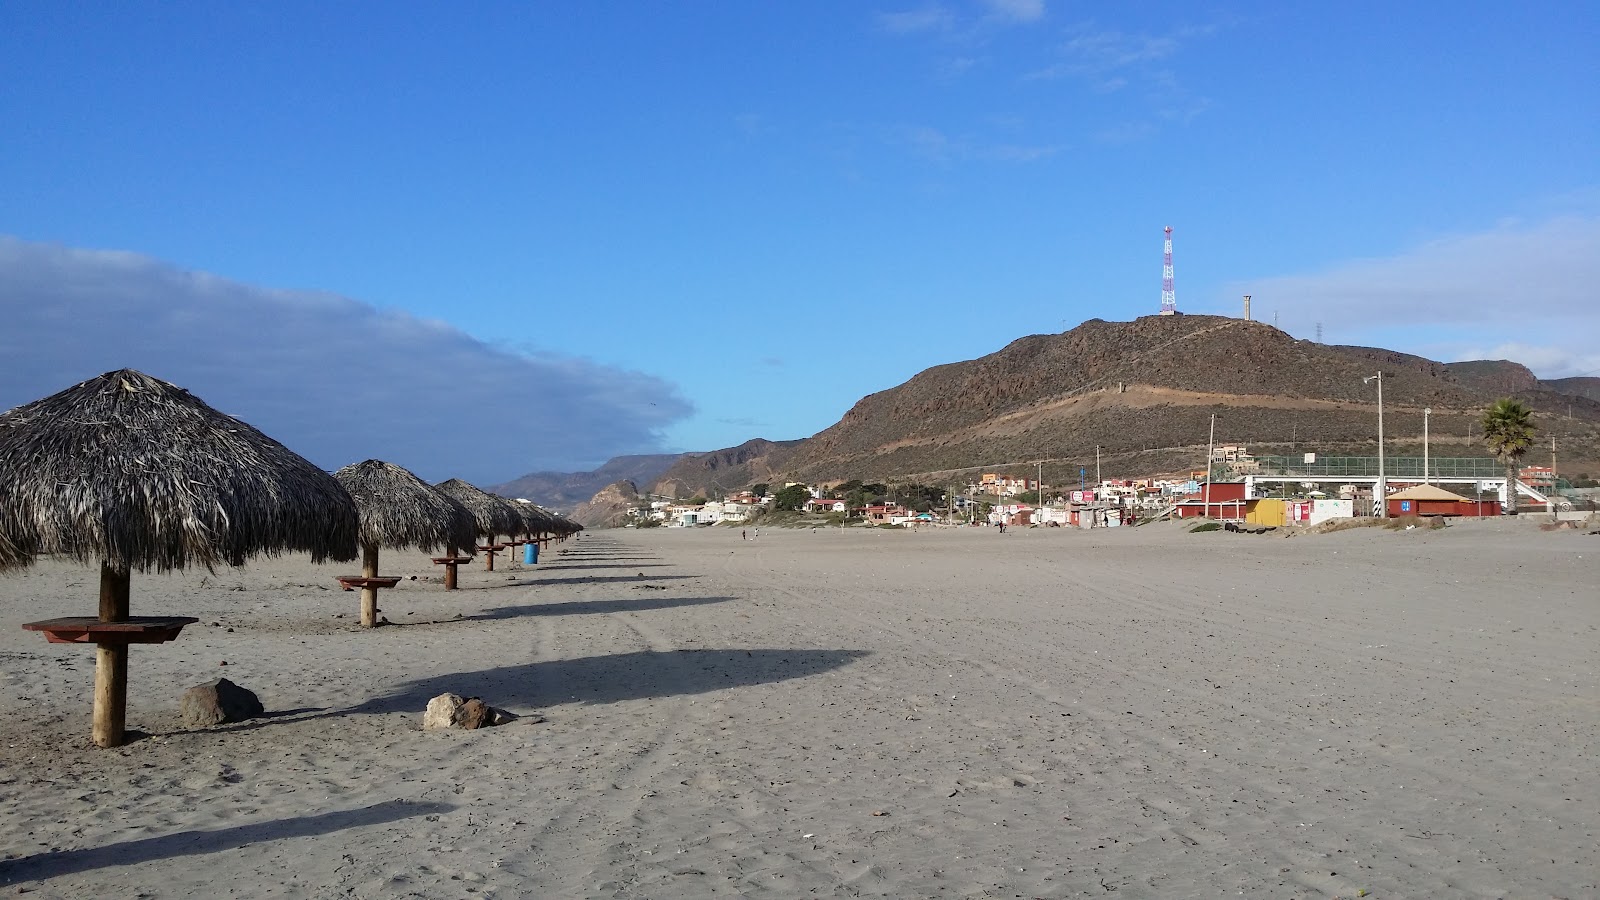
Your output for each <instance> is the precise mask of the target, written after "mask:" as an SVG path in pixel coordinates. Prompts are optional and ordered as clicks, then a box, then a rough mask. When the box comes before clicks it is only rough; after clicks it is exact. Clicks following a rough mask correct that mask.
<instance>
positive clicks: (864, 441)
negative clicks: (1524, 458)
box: [782, 316, 1600, 481]
mask: <svg viewBox="0 0 1600 900" xmlns="http://www.w3.org/2000/svg"><path fill="white" fill-rule="evenodd" d="M1491 365H1494V364H1491ZM1509 365H1511V366H1514V365H1515V364H1509ZM1380 368H1381V369H1382V370H1383V372H1384V405H1385V414H1386V419H1387V422H1386V425H1387V428H1386V431H1387V434H1388V437H1389V439H1390V440H1391V441H1392V442H1395V443H1394V444H1392V445H1391V447H1390V451H1391V452H1400V451H1403V448H1404V445H1405V444H1406V442H1407V441H1408V440H1410V439H1412V438H1413V437H1414V439H1415V441H1416V443H1417V445H1418V447H1419V450H1418V452H1419V454H1420V443H1421V434H1422V418H1423V417H1422V408H1423V407H1425V406H1427V407H1431V408H1432V409H1433V414H1432V416H1431V417H1430V422H1429V425H1430V432H1431V436H1432V439H1433V441H1434V442H1435V443H1436V444H1437V445H1439V446H1438V447H1437V448H1436V449H1435V452H1436V453H1438V454H1450V455H1472V456H1480V455H1483V453H1482V451H1481V449H1480V448H1477V447H1471V448H1469V447H1468V446H1467V444H1466V441H1467V433H1468V427H1469V425H1475V423H1476V420H1477V417H1478V416H1479V415H1480V413H1481V411H1482V409H1483V407H1484V406H1485V405H1486V404H1487V403H1488V402H1489V401H1491V400H1492V399H1494V398H1495V397H1497V396H1504V395H1506V394H1507V393H1512V392H1510V391H1507V390H1504V389H1503V388H1509V387H1512V386H1513V385H1512V383H1510V382H1509V381H1500V382H1498V383H1499V384H1500V385H1502V386H1503V387H1502V388H1501V389H1492V388H1493V387H1494V385H1493V384H1491V383H1490V380H1491V379H1490V376H1491V375H1496V376H1500V377H1502V378H1504V377H1508V376H1511V375H1512V374H1513V373H1512V372H1511V371H1509V370H1508V369H1499V370H1498V371H1495V372H1492V373H1491V372H1480V371H1477V370H1475V369H1474V368H1473V367H1471V366H1470V365H1465V364H1445V363H1440V362H1435V361H1433V360H1429V359H1425V358H1423V357H1419V356H1413V355H1410V354H1404V353H1396V352H1394V351H1390V350H1383V349H1378V348H1368V347H1339V346H1329V345H1323V344H1317V343H1314V342H1311V341H1302V340H1296V339H1294V338H1292V337H1290V336H1289V335H1287V334H1285V333H1284V332H1282V331H1279V330H1277V329H1275V328H1273V327H1271V326H1269V325H1265V324H1262V323H1259V322H1246V321H1243V320H1239V319H1229V318H1222V317H1217V316H1168V317H1161V316H1149V317H1144V318H1140V319H1136V320H1134V321H1132V322H1106V321H1102V320H1098V319H1096V320H1091V321H1089V322H1085V323H1084V324H1083V325H1081V326H1079V327H1078V328H1075V329H1073V330H1071V331H1069V332H1066V333H1064V334H1057V335H1033V336H1030V337H1025V338H1021V339H1019V340H1017V341H1014V342H1012V343H1011V344H1010V345H1008V346H1006V347H1005V348H1003V349H1001V350H1000V351H998V352H996V353H993V354H990V355H989V356H985V357H982V358H981V359H976V360H971V361H968V362H962V363H953V364H949V365H944V366H936V367H934V368H931V369H928V370H926V371H924V372H922V373H920V374H918V375H916V376H915V377H913V378H912V379H911V380H910V381H908V382H906V383H905V384H903V385H900V386H899V387H896V388H892V389H890V390H887V391H882V392H879V393H877V394H872V395H870V396H868V397H865V398H863V399H862V400H861V401H860V402H859V403H857V404H856V405H855V407H854V408H852V409H851V410H850V411H849V412H848V413H847V414H846V415H845V416H844V418H843V419H841V420H840V421H839V423H838V424H836V425H834V426H833V427H831V428H829V429H827V430H825V431H823V432H822V433H820V434H818V435H817V436H816V437H814V438H812V439H810V440H808V441H806V442H804V443H803V444H802V445H801V446H800V447H798V448H797V449H795V450H794V451H793V453H792V457H791V458H790V459H789V460H788V462H787V465H786V466H785V467H784V469H783V472H782V474H784V475H787V476H789V477H794V478H798V479H801V480H813V481H820V480H834V479H844V478H877V479H884V478H889V479H893V478H900V477H911V476H916V475H922V474H931V475H938V476H952V477H953V476H954V473H956V471H957V470H965V469H976V468H988V467H996V468H998V467H1004V466H1006V465H1010V466H1013V467H1016V466H1023V465H1028V464H1031V463H1033V462H1034V461H1036V460H1041V459H1042V460H1046V461H1047V464H1046V467H1045V469H1046V479H1047V480H1055V479H1059V478H1063V477H1068V476H1070V479H1069V480H1076V478H1077V469H1078V467H1079V466H1080V465H1084V464H1085V463H1086V462H1088V461H1092V460H1093V457H1094V452H1095V447H1096V446H1099V447H1101V452H1102V458H1103V461H1104V458H1106V457H1110V458H1113V459H1116V460H1117V461H1118V462H1119V468H1117V469H1115V470H1113V471H1112V472H1110V473H1108V474H1123V475H1137V474H1149V472H1150V471H1159V470H1161V469H1162V468H1164V467H1165V466H1166V464H1167V462H1169V461H1171V460H1184V459H1189V458H1190V457H1193V456H1194V454H1193V452H1192V449H1189V450H1185V451H1184V452H1179V453H1167V454H1155V451H1159V450H1162V449H1164V448H1195V447H1201V448H1203V447H1204V446H1205V443H1206V439H1207V432H1208V429H1209V426H1210V417H1211V414H1212V413H1216V414H1217V416H1218V422H1217V440H1218V442H1219V443H1247V444H1250V445H1251V446H1252V447H1254V448H1260V447H1263V446H1266V445H1281V446H1282V447H1283V448H1284V450H1285V451H1287V450H1288V449H1289V448H1290V446H1291V445H1294V444H1298V445H1300V447H1304V446H1305V445H1307V444H1312V445H1315V446H1320V447H1322V448H1323V449H1324V450H1325V451H1332V450H1335V449H1337V450H1339V451H1340V452H1349V453H1375V452H1376V390H1375V386H1374V385H1372V384H1368V383H1364V382H1363V380H1362V379H1363V377H1364V376H1366V375H1370V374H1372V373H1374V372H1377V371H1378V370H1379V369H1380ZM1498 368H1499V367H1497V369H1498ZM1516 368H1517V369H1521V371H1522V372H1526V369H1523V368H1522V367H1520V366H1517V367H1516ZM1528 374H1529V378H1530V379H1531V373H1528ZM1519 383H1521V384H1525V385H1526V388H1528V389H1527V390H1523V391H1519V392H1515V393H1517V395H1518V396H1521V397H1523V399H1525V400H1527V401H1529V402H1531V403H1533V404H1534V406H1535V409H1536V410H1538V409H1541V408H1543V409H1546V410H1549V411H1554V404H1553V403H1552V398H1553V397H1555V396H1557V395H1554V394H1551V393H1549V392H1548V391H1546V390H1543V389H1542V387H1543V386H1541V385H1540V383H1539V382H1538V381H1537V379H1531V383H1528V382H1519ZM1560 397H1561V405H1562V406H1563V407H1564V406H1565V404H1566V401H1567V400H1568V399H1570V398H1569V397H1568V396H1567V395H1560ZM1580 406H1581V409H1579V410H1578V411H1577V412H1576V413H1575V419H1574V421H1573V422H1572V423H1564V424H1563V425H1562V426H1561V427H1558V428H1556V429H1555V430H1556V432H1557V433H1558V434H1559V435H1560V436H1561V437H1563V438H1564V441H1563V443H1566V444H1569V445H1570V446H1571V447H1572V449H1571V450H1569V451H1565V452H1564V455H1565V458H1566V459H1568V460H1569V461H1572V462H1573V463H1574V464H1577V463H1579V462H1582V463H1584V464H1587V465H1591V466H1593V463H1594V460H1596V459H1600V453H1597V452H1596V451H1597V448H1600V435H1597V433H1596V428H1595V426H1596V423H1600V404H1597V403H1595V402H1594V401H1581V402H1580ZM1564 411H1565V410H1564V409H1563V412H1564ZM1545 424H1546V423H1545V421H1544V420H1543V419H1541V421H1540V425H1541V429H1542V433H1543V434H1546V435H1548V434H1549V433H1550V432H1549V430H1548V429H1545ZM1140 457H1146V458H1144V459H1143V460H1141V459H1140ZM1181 464H1182V465H1193V464H1194V461H1192V460H1191V461H1189V462H1186V463H1181ZM1130 468H1136V469H1146V468H1148V471H1138V470H1135V471H1129V469H1130ZM955 480H959V479H955Z"/></svg>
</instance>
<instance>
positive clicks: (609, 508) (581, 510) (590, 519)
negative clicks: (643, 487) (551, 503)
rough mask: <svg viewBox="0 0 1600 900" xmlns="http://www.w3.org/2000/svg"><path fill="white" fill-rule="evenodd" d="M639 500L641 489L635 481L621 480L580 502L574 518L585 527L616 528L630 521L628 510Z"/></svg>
mask: <svg viewBox="0 0 1600 900" xmlns="http://www.w3.org/2000/svg"><path fill="white" fill-rule="evenodd" d="M638 502H639V489H638V488H636V487H634V484H633V482H631V481H619V482H617V483H615V484H610V485H606V486H605V487H604V488H601V489H600V492H599V493H597V494H595V495H594V496H593V497H591V498H590V499H589V500H588V501H587V502H585V503H580V504H578V508H577V509H576V510H574V511H573V513H572V519H573V521H575V522H577V523H578V524H580V525H582V526H584V527H585V528H616V527H617V526H619V525H622V524H623V523H624V522H626V521H628V510H629V509H631V508H632V507H633V506H634V505H635V504H637V503H638Z"/></svg>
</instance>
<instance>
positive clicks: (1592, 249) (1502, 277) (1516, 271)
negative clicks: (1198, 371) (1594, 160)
mask: <svg viewBox="0 0 1600 900" xmlns="http://www.w3.org/2000/svg"><path fill="white" fill-rule="evenodd" d="M1597 282H1600V219H1597V218H1576V217H1569V218H1560V219H1553V220H1550V221H1547V222H1543V223H1539V224H1534V225H1529V224H1524V223H1512V224H1507V225H1504V226H1501V227H1499V228H1495V229H1493V230H1490V231H1485V232H1481V233H1477V234H1464V235H1453V236H1449V237H1443V238H1438V239H1436V240H1432V241H1428V242H1426V243H1423V244H1421V245H1419V246H1417V247H1414V248H1412V249H1410V250H1408V251H1405V252H1403V253H1398V254H1395V255H1393V256H1388V257H1383V258H1375V259H1361V260H1354V261H1351V262H1348V263H1344V264H1342V265H1339V266H1335V267H1333V268H1330V269H1327V270H1325V271H1323V272H1316V273H1311V274H1305V275H1287V276H1278V277H1271V278H1264V279H1259V280H1255V281H1240V282H1234V283H1232V284H1230V285H1229V286H1228V288H1227V290H1228V293H1230V294H1233V295H1235V296H1237V295H1238V294H1250V295H1252V297H1253V299H1254V301H1255V303H1256V304H1257V308H1260V309H1274V310H1278V311H1279V312H1280V313H1281V314H1282V315H1283V317H1284V319H1285V320H1287V321H1291V322H1299V323H1310V322H1321V323H1324V324H1325V325H1326V326H1327V327H1328V328H1329V330H1330V332H1332V333H1336V334H1352V335H1372V334H1375V333H1377V332H1379V331H1381V330H1391V331H1392V330H1394V329H1397V328H1409V329H1413V330H1414V331H1415V333H1417V334H1419V335H1423V339H1422V340H1419V342H1418V343H1419V345H1420V344H1423V343H1426V344H1428V345H1431V346H1433V347H1437V348H1439V350H1436V351H1434V352H1446V353H1449V354H1450V355H1453V356H1455V357H1456V358H1457V359H1465V358H1479V359H1482V358H1501V356H1500V355H1506V358H1511V359H1516V361H1518V362H1523V363H1526V364H1527V365H1528V366H1529V367H1530V368H1532V369H1533V370H1534V371H1535V372H1536V373H1538V374H1539V375H1540V376H1541V377H1550V378H1554V377H1562V376H1566V375H1576V374H1579V373H1581V372H1584V371H1588V370H1591V369H1593V368H1595V367H1596V366H1595V364H1594V362H1593V360H1594V356H1595V349H1594V338H1595V335H1600V305H1597V304H1596V303H1595V302H1594V291H1593V286H1594V285H1595V284H1596V283H1597ZM1301 330H1302V331H1303V330H1304V329H1303V328H1302V329H1301ZM1507 336H1510V337H1512V341H1510V342H1507V341H1506V337H1507ZM1543 338H1547V339H1548V340H1543V341H1541V342H1539V343H1535V342H1534V340H1535V339H1543ZM1449 348H1454V349H1453V350H1450V349H1449ZM1512 352H1523V353H1526V354H1527V356H1528V358H1526V359H1518V358H1517V357H1515V356H1509V354H1510V353H1512Z"/></svg>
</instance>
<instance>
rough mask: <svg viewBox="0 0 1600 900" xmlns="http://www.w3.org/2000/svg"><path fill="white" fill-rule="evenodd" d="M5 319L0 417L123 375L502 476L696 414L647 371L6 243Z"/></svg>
mask: <svg viewBox="0 0 1600 900" xmlns="http://www.w3.org/2000/svg"><path fill="white" fill-rule="evenodd" d="M0 314H3V315H4V316H5V318H6V323H7V325H6V328H5V329H4V330H3V331H0V357H3V358H4V359H5V360H6V361H7V365H6V367H5V369H4V370H3V372H0V409H6V408H10V407H12V406H16V405H19V404H22V403H27V402H30V401H32V400H35V399H38V398H40V397H44V396H47V395H49V394H51V393H54V392H56V391H59V390H61V389H63V388H66V387H69V386H71V385H73V384H76V383H77V382H79V381H82V380H84V379H86V378H90V377H93V376H95V375H99V374H100V373H102V372H106V371H110V370H113V369H118V368H123V367H131V368H136V369H140V370H143V371H145V372H148V373H149V374H151V375H154V376H156V377H158V378H162V379H164V380H167V381H170V382H172V383H174V384H177V385H180V386H182V387H184V388H187V389H189V390H191V391H193V392H194V393H195V394H196V395H197V396H199V397H201V398H202V399H204V400H205V401H206V402H208V403H210V404H211V405H212V406H215V407H216V408H218V409H220V410H222V411H223V412H226V413H229V414H231V415H234V416H237V417H238V418H240V419H242V420H244V421H246V422H249V423H250V424H252V425H254V426H256V427H257V428H260V429H261V430H263V431H265V432H266V433H267V434H269V435H272V436H273V437H274V438H277V439H278V440H279V441H282V442H283V443H284V444H286V445H288V446H289V447H290V449H293V450H295V451H296V452H298V453H300V454H302V455H304V456H306V457H307V458H308V459H310V460H312V461H313V462H315V463H317V464H318V465H320V466H323V467H325V468H329V469H333V468H337V467H339V466H342V465H345V464H347V463H351V462H357V461H360V460H362V459H367V458H373V457H376V458H380V459H386V460H389V461H391V462H395V463H398V464H400V465H403V466H406V467H407V468H409V469H412V470H413V471H415V472H416V473H417V474H418V475H420V476H422V477H424V478H426V479H428V480H430V481H438V480H442V479H445V478H450V477H461V478H465V479H467V480H469V481H474V482H479V483H495V482H498V481H504V480H507V479H509V478H513V477H515V476H517V475H521V474H523V473H524V472H528V471H531V470H537V469H562V468H570V469H578V468H583V467H586V466H587V465H591V464H594V463H598V462H603V461H604V460H605V459H607V458H609V457H611V456H613V455H617V454H622V453H640V452H649V451H650V450H652V449H659V448H660V447H661V438H660V433H661V431H662V429H664V428H666V427H668V426H669V425H671V424H672V423H674V422H676V421H679V420H681V419H683V418H685V417H687V416H688V415H690V414H691V412H692V407H691V405H690V404H689V403H688V402H687V401H686V400H684V399H683V398H682V397H681V396H679V394H678V392H677V390H676V388H674V387H673V386H672V385H671V384H669V383H667V382H665V381H662V380H661V379H658V378H655V377H652V376H647V375H643V374H640V373H636V372H628V371H623V370H620V369H617V368H614V367H610V366H605V365H601V364H598V363H595V362H592V361H588V360H583V359H575V358H571V357H565V356H561V355H558V354H554V353H549V352H544V353H535V354H524V353H516V352H512V351H509V350H506V349H501V348H496V347H493V346H490V345H489V344H486V343H484V342H483V341H480V340H478V339H476V338H474V337H472V336H471V335H468V334H466V333H464V332H462V331H459V330H458V329H456V328H454V327H452V326H450V325H448V324H445V323H443V322H438V321H431V320H427V319H421V318H418V317H416V316H413V315H411V314H409V313H404V312H395V311H390V310H382V309H378V308H375V307H373V306H370V305H368V304H365V303H361V302H358V301H356V300H352V299H349V298H346V297H341V296H337V295H334V294H328V293H317V292H310V291H287V290H274V289H267V288H261V287H255V286H252V285H247V284H241V283H238V282H234V281H229V280H228V279H225V278H221V277H218V276H215V275H210V274H207V273H203V272H190V271H185V270H182V269H179V268H177V267H175V266H173V265H170V264H168V263H164V262H162V261H159V260H155V259H152V258H149V257H146V256H142V255H139V254H135V253H126V252H120V251H105V250H84V249H77V248H71V247H62V246H57V245H50V244H39V243H32V242H26V241H22V240H19V239H16V238H7V237H0Z"/></svg>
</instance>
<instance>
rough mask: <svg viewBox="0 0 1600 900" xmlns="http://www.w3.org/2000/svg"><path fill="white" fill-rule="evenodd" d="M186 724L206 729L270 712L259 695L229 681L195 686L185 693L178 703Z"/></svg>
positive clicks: (223, 679)
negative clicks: (262, 703)
mask: <svg viewBox="0 0 1600 900" xmlns="http://www.w3.org/2000/svg"><path fill="white" fill-rule="evenodd" d="M178 707H179V711H180V712H181V713H182V714H183V724H184V725H185V726H186V727H188V728H206V727H208V726H211V725H220V724H223V723H225V722H243V721H245V720H246V719H253V718H255V717H257V716H259V715H261V714H263V713H265V712H266V709H265V707H263V706H262V705H261V700H260V699H259V698H257V697H256V695H255V694H254V693H253V692H251V691H249V690H246V689H245V688H242V687H240V686H238V685H237V684H234V683H233V682H231V681H229V680H228V679H226V678H218V679H217V680H216V681H212V682H208V683H206V684H200V685H195V686H194V687H192V688H189V689H188V690H187V691H184V692H183V699H182V700H180V701H179V703H178Z"/></svg>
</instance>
